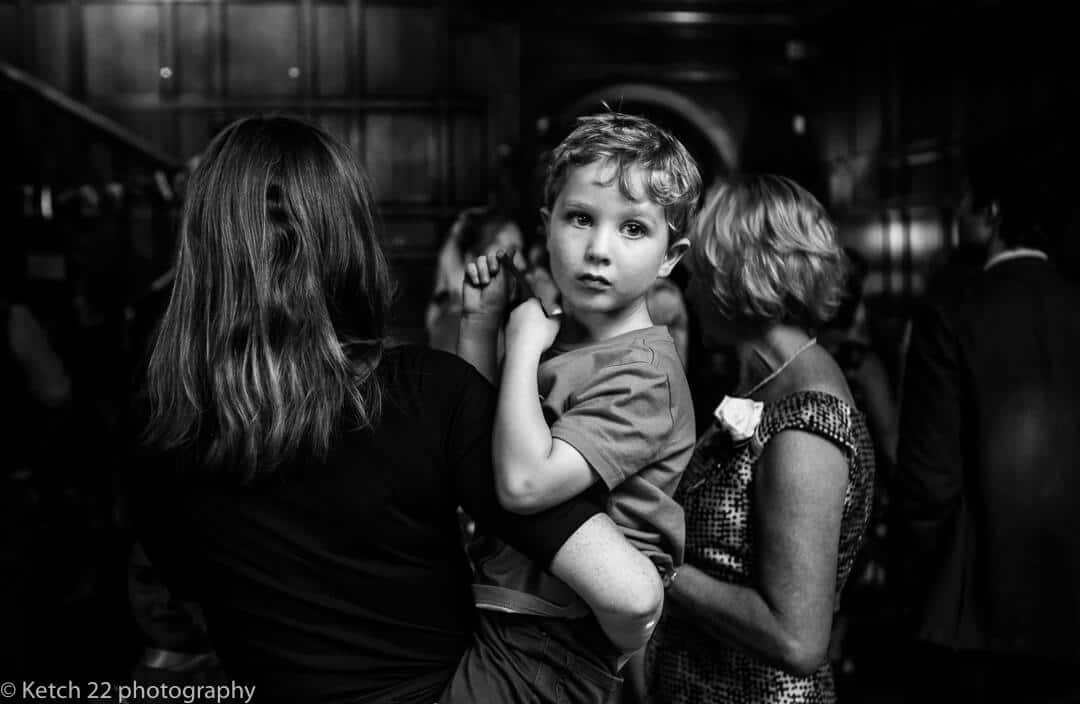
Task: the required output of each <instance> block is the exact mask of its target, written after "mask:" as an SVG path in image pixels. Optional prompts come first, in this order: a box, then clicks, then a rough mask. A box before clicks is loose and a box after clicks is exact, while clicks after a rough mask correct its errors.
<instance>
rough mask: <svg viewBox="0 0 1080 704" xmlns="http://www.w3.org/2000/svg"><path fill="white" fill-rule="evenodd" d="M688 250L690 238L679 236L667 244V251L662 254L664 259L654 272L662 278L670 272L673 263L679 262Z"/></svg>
mask: <svg viewBox="0 0 1080 704" xmlns="http://www.w3.org/2000/svg"><path fill="white" fill-rule="evenodd" d="M689 251H690V240H689V239H688V238H686V237H680V238H679V239H677V240H675V241H674V242H672V243H671V244H670V245H668V248H667V253H665V254H664V261H663V262H662V263H661V264H660V270H659V271H657V272H656V275H657V277H661V278H662V277H664V276H667V275H668V274H670V273H671V270H672V269H674V268H675V265H676V264H678V263H679V260H680V259H682V258H683V256H684V255H685V254H686V253H687V252H689Z"/></svg>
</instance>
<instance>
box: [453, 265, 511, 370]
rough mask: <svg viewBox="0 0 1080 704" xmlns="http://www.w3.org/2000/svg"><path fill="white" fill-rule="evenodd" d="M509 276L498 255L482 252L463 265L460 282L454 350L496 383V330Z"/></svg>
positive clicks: (500, 316) (501, 312) (498, 326)
mask: <svg viewBox="0 0 1080 704" xmlns="http://www.w3.org/2000/svg"><path fill="white" fill-rule="evenodd" d="M509 278H510V277H509V276H507V275H506V273H505V271H503V270H502V269H501V268H500V262H499V257H498V256H497V255H491V256H485V255H482V256H480V257H477V259H476V261H475V262H469V263H468V264H467V265H466V266H465V280H464V282H463V283H462V295H461V298H462V311H461V322H460V323H459V324H458V344H457V353H458V356H459V357H461V358H462V359H464V360H465V361H466V362H468V363H469V364H471V365H473V367H475V368H476V370H477V371H479V372H480V373H481V374H483V375H484V377H485V378H486V379H487V380H488V381H490V382H492V383H493V384H494V383H498V371H499V360H498V349H499V330H500V328H501V327H502V318H503V313H504V312H505V311H506V306H507V304H508V302H509V298H510V286H509Z"/></svg>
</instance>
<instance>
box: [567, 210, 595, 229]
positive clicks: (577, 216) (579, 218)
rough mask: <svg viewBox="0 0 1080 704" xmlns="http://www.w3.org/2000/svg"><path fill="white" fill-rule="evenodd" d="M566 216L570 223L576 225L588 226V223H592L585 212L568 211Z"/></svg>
mask: <svg viewBox="0 0 1080 704" xmlns="http://www.w3.org/2000/svg"><path fill="white" fill-rule="evenodd" d="M566 217H567V219H568V220H569V221H570V222H571V223H573V224H574V225H577V226H578V227H588V226H589V224H590V223H592V218H590V217H589V216H588V215H586V214H585V213H568V214H567V216H566Z"/></svg>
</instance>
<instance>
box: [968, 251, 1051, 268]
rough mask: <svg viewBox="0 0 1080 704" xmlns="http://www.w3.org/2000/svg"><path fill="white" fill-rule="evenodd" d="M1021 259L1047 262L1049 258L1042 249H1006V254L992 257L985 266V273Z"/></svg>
mask: <svg viewBox="0 0 1080 704" xmlns="http://www.w3.org/2000/svg"><path fill="white" fill-rule="evenodd" d="M1020 257H1034V258H1035V259H1042V260H1043V261H1046V260H1047V259H1048V257H1047V256H1046V252H1044V251H1042V250H1041V249H1029V248H1027V247H1015V248H1013V249H1006V250H1005V251H1004V252H998V253H997V254H995V255H994V256H992V257H990V259H989V261H987V262H986V264H984V265H983V271H986V270H988V269H989V268H990V267H992V266H997V265H998V264H1000V263H1001V262H1004V261H1008V260H1010V259H1019V258H1020Z"/></svg>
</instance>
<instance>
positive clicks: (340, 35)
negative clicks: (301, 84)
mask: <svg viewBox="0 0 1080 704" xmlns="http://www.w3.org/2000/svg"><path fill="white" fill-rule="evenodd" d="M347 30H348V17H347V16H346V10H345V7H344V6H342V5H317V6H316V7H315V32H314V35H315V50H316V52H317V55H316V61H318V73H317V77H318V80H317V86H318V91H317V92H318V94H319V95H321V96H327V97H337V96H342V95H345V94H346V92H347V90H348V77H349V71H350V69H351V67H350V66H349V57H348V42H347V41H346V31H347Z"/></svg>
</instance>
